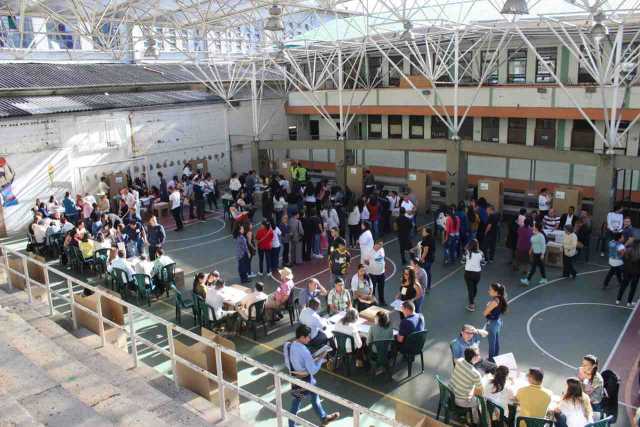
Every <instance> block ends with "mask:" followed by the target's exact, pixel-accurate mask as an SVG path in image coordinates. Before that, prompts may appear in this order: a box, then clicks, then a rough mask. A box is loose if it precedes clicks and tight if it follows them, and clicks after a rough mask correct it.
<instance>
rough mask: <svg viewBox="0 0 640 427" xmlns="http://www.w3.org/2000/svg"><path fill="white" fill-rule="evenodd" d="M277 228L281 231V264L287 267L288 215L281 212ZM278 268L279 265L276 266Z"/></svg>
mask: <svg viewBox="0 0 640 427" xmlns="http://www.w3.org/2000/svg"><path fill="white" fill-rule="evenodd" d="M278 228H279V229H280V231H281V232H282V235H281V236H280V240H281V242H282V266H283V267H287V266H288V265H289V241H290V240H289V217H288V216H287V214H283V215H281V217H280V222H279V223H278ZM276 267H278V268H279V266H276Z"/></svg>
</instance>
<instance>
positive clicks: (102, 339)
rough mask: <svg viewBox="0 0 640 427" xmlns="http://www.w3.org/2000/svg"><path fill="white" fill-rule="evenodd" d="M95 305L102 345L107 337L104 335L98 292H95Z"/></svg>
mask: <svg viewBox="0 0 640 427" xmlns="http://www.w3.org/2000/svg"><path fill="white" fill-rule="evenodd" d="M96 296H97V297H98V298H97V301H98V303H97V305H96V311H97V312H98V331H100V342H101V343H102V347H104V346H105V345H106V344H107V337H105V336H104V319H103V318H102V295H101V294H100V293H99V292H98V293H97V294H96Z"/></svg>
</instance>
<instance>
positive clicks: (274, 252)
mask: <svg viewBox="0 0 640 427" xmlns="http://www.w3.org/2000/svg"><path fill="white" fill-rule="evenodd" d="M271 231H272V232H273V239H272V240H271V254H270V255H271V269H272V270H277V269H278V268H279V267H280V248H281V247H282V231H281V230H280V228H279V227H278V226H277V225H276V224H275V223H273V222H272V223H271Z"/></svg>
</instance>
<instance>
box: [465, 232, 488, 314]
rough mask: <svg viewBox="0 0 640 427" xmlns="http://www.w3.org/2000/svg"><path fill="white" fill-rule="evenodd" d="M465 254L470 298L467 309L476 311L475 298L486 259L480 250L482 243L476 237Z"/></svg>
mask: <svg viewBox="0 0 640 427" xmlns="http://www.w3.org/2000/svg"><path fill="white" fill-rule="evenodd" d="M465 255H466V256H465V259H466V261H465V264H464V281H465V283H466V284H467V295H468V298H469V304H468V305H467V310H468V311H476V304H475V300H476V295H477V294H478V283H479V282H480V273H481V272H482V262H483V261H484V254H483V253H482V251H481V250H480V244H479V243H478V241H477V240H476V239H473V240H472V241H470V242H469V244H468V245H467V249H466V253H465Z"/></svg>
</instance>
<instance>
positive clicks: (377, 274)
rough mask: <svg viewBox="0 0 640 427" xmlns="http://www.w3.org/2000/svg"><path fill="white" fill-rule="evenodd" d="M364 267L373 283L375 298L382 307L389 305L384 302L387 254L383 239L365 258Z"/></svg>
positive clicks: (379, 240) (378, 241) (375, 244)
mask: <svg viewBox="0 0 640 427" xmlns="http://www.w3.org/2000/svg"><path fill="white" fill-rule="evenodd" d="M364 265H366V266H367V273H369V277H370V278H371V282H372V283H373V296H376V292H377V294H378V295H377V298H378V302H379V303H380V305H383V306H384V305H387V303H386V302H385V300H384V284H385V275H384V270H385V253H384V242H383V240H382V239H378V240H376V242H375V243H374V245H373V249H372V250H371V251H369V253H368V254H367V255H366V257H365V258H364Z"/></svg>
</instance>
